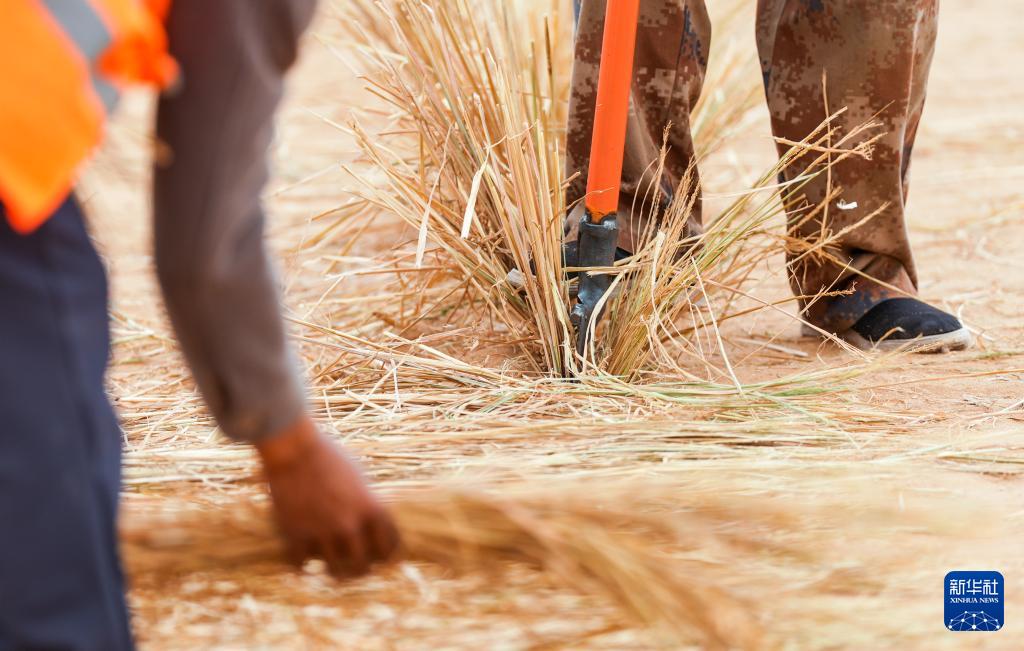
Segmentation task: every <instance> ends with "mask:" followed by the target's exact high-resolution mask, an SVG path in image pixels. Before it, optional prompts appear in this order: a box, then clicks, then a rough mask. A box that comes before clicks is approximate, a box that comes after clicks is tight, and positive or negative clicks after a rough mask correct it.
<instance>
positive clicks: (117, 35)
mask: <svg viewBox="0 0 1024 651" xmlns="http://www.w3.org/2000/svg"><path fill="white" fill-rule="evenodd" d="M168 4H169V0H4V2H3V10H2V16H0V203H2V204H3V206H4V210H5V212H6V213H7V217H8V220H9V221H10V223H11V226H12V227H13V228H14V229H15V230H16V231H18V232H20V233H29V232H31V231H33V230H34V229H36V228H38V227H39V225H40V224H42V223H43V222H44V221H45V220H46V218H47V217H48V216H49V215H50V214H52V213H53V212H54V211H55V210H56V208H57V207H58V206H59V204H60V203H61V201H63V200H64V198H65V197H66V196H67V195H68V193H69V192H70V191H71V187H72V184H73V182H74V178H75V174H76V172H77V170H78V167H79V166H80V165H81V163H82V162H83V161H84V160H85V159H86V158H87V157H88V156H89V154H90V153H91V152H92V151H93V149H94V148H95V147H96V146H97V145H98V144H99V142H100V140H101V138H102V136H103V125H104V122H105V120H106V117H107V114H108V113H109V112H110V110H111V109H112V108H113V106H114V104H115V103H116V101H117V94H118V88H119V87H121V86H123V85H126V84H129V83H137V82H141V83H149V84H156V85H157V86H160V87H166V86H167V85H168V84H170V83H171V82H172V81H173V80H174V78H175V77H176V75H177V68H176V66H175V64H174V61H173V60H172V59H171V58H170V56H169V55H168V53H167V36H166V34H165V32H164V28H163V15H164V13H165V11H166V9H167V5H168Z"/></svg>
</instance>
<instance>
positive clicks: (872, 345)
mask: <svg viewBox="0 0 1024 651" xmlns="http://www.w3.org/2000/svg"><path fill="white" fill-rule="evenodd" d="M801 332H802V333H803V335H804V336H805V337H818V338H821V337H822V335H821V333H820V332H818V331H816V330H814V329H813V328H809V327H807V326H806V325H805V326H803V327H802V328H801ZM837 336H838V337H839V338H840V339H842V340H843V341H845V342H847V343H849V344H851V345H853V346H854V347H856V348H859V349H861V350H868V351H877V352H880V353H891V352H895V351H905V352H910V353H949V352H953V351H955V350H966V349H968V348H970V347H971V344H972V343H974V336H973V335H971V331H970V330H968V329H967V328H960V329H959V330H954V331H952V332H945V333H943V334H941V335H928V336H926V337H918V338H916V339H884V340H882V341H877V342H873V341H870V340H868V339H865V338H864V337H862V336H860V334H858V333H857V331H856V330H847V331H846V332H843V333H840V334H839V335H837Z"/></svg>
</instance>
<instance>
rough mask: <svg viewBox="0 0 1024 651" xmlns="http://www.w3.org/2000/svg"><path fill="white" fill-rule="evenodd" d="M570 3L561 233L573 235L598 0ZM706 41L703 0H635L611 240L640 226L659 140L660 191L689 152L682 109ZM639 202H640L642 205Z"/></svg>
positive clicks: (693, 89)
mask: <svg viewBox="0 0 1024 651" xmlns="http://www.w3.org/2000/svg"><path fill="white" fill-rule="evenodd" d="M577 11H578V23H577V31H576V44H575V61H574V65H573V73H572V96H571V98H570V100H569V125H568V137H567V146H566V168H567V174H568V176H569V177H572V176H573V175H577V176H576V178H575V179H574V180H573V181H572V182H571V184H570V187H569V192H568V201H569V202H570V205H572V204H576V205H577V209H576V210H574V211H573V212H572V214H571V216H570V218H569V220H567V230H568V235H567V237H568V238H569V239H575V225H576V223H578V221H579V217H580V216H581V215H582V210H581V208H582V206H581V200H582V199H583V197H584V195H585V194H586V186H587V167H588V165H589V161H590V139H591V133H592V127H593V120H594V105H595V102H596V96H597V76H598V71H599V69H600V61H601V40H602V37H603V33H604V12H605V0H582V1H581V2H579V3H578V4H577ZM710 44H711V23H710V21H709V19H708V15H707V12H706V10H705V8H704V2H703V0H641V2H640V21H639V26H638V32H637V44H636V45H637V49H636V62H635V64H634V67H635V76H634V80H633V92H632V98H631V102H630V112H629V124H628V127H627V137H626V152H625V158H624V160H623V174H622V194H621V198H620V203H619V205H620V210H619V224H620V229H621V230H620V236H619V246H621V247H622V248H624V249H626V250H629V251H632V250H634V249H635V243H636V242H637V241H638V240H639V234H640V233H641V232H642V229H643V227H644V226H645V224H644V220H643V219H642V218H641V217H640V215H642V214H644V213H647V212H649V211H650V206H649V205H646V204H649V202H650V196H651V194H652V190H653V189H654V188H653V186H652V182H654V181H655V180H656V174H655V171H656V170H655V168H656V166H657V162H658V158H659V156H660V153H661V148H662V142H663V140H664V139H665V138H666V137H667V146H668V153H667V157H666V160H665V174H664V177H663V178H662V179H661V183H662V190H663V194H664V195H665V196H671V194H672V192H673V191H674V190H675V189H676V187H677V185H678V184H679V182H680V181H681V180H682V179H683V176H684V175H685V173H686V170H687V168H688V167H689V166H690V164H691V161H692V160H693V156H694V154H693V142H692V141H691V139H690V109H691V107H692V106H693V105H694V104H695V103H696V102H697V98H698V97H699V96H700V91H701V86H702V84H703V81H704V72H705V69H706V67H707V58H708V49H709V47H710ZM666 127H669V130H668V132H667V134H666V132H665V129H666ZM645 205H646V209H645V208H643V207H642V206H645ZM699 208H700V203H699V202H698V203H697V210H696V211H695V214H694V215H693V216H692V217H691V229H692V231H693V232H695V233H696V232H700V212H699Z"/></svg>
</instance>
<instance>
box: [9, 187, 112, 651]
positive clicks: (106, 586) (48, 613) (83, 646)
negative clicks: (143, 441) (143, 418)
mask: <svg viewBox="0 0 1024 651" xmlns="http://www.w3.org/2000/svg"><path fill="white" fill-rule="evenodd" d="M109 348H110V335H109V330H108V323H107V283H106V275H105V273H104V270H103V265H102V263H101V262H100V259H99V257H98V256H97V255H96V251H95V250H94V249H93V247H92V243H91V242H90V241H89V237H88V235H87V234H86V231H85V226H84V224H83V221H82V214H81V211H80V210H79V208H78V205H77V204H76V203H75V201H74V199H68V200H67V201H65V202H64V204H63V205H61V207H60V208H59V209H58V210H57V212H56V213H55V214H54V216H53V217H52V218H51V219H50V221H48V222H47V223H46V224H45V225H43V226H42V228H40V229H39V230H38V231H36V232H35V233H33V234H31V235H29V236H21V235H18V234H16V233H14V232H13V231H12V230H11V228H10V226H9V225H8V224H7V219H6V216H5V215H4V214H3V210H2V208H0V651H8V650H13V649H19V650H20V649H26V650H28V649H31V650H43V649H46V650H51V649H52V650H57V649H60V650H68V651H79V650H81V651H125V650H128V649H131V648H132V641H131V633H130V630H129V624H128V613H127V608H126V606H125V599H124V581H123V577H122V574H121V568H120V562H119V559H118V554H117V530H116V519H117V518H116V516H117V499H118V490H119V487H120V463H121V459H120V456H121V435H120V431H119V429H118V425H117V421H116V418H115V416H114V412H113V410H112V409H111V407H110V403H109V402H108V401H107V397H106V395H105V393H104V385H103V382H104V373H105V370H106V365H107V356H108V353H109Z"/></svg>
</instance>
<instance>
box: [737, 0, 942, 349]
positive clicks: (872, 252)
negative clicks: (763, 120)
mask: <svg viewBox="0 0 1024 651" xmlns="http://www.w3.org/2000/svg"><path fill="white" fill-rule="evenodd" d="M758 11H759V16H758V26H757V38H758V50H759V52H760V56H761V64H762V68H763V72H764V78H765V90H766V94H767V97H768V105H769V109H770V112H771V118H772V128H773V130H774V132H775V135H776V136H777V137H782V138H786V139H789V140H796V141H799V140H802V139H803V138H804V137H806V136H807V135H808V134H809V133H811V132H812V131H813V130H814V129H815V128H816V127H817V126H818V125H819V124H820V123H821V122H822V121H824V120H825V118H826V117H827V115H828V114H829V113H830V112H834V111H836V110H837V109H839V108H841V107H847V111H846V112H845V113H844V114H842V115H841V116H840V117H839V118H838V119H837V121H836V122H835V123H834V125H835V126H837V127H838V130H839V135H842V134H843V133H845V132H849V130H850V129H852V128H854V127H856V126H858V125H860V124H863V123H865V122H867V121H869V120H871V119H872V118H875V119H877V120H879V121H881V122H882V124H883V129H884V131H885V134H884V136H883V137H882V139H881V140H880V141H879V142H878V143H877V145H876V146H875V150H874V154H873V156H872V159H871V160H863V159H859V158H849V159H847V160H845V161H843V162H841V163H839V164H837V165H836V166H835V167H834V168H833V169H832V174H831V182H832V187H833V189H840V190H841V195H840V196H839V198H838V199H837V200H836V201H834V202H832V203H831V205H829V206H828V216H827V219H825V218H824V215H819V217H818V218H815V219H811V220H809V221H807V222H806V223H803V224H801V223H800V222H801V217H802V216H804V215H805V214H806V212H805V210H806V208H807V206H809V205H817V204H819V203H820V202H822V201H824V199H825V196H826V194H827V192H828V187H829V186H828V179H826V177H825V175H821V176H819V177H817V178H816V179H815V180H813V181H812V182H811V183H810V184H809V185H807V186H805V188H804V193H805V195H806V200H805V201H803V202H796V203H794V204H791V205H790V206H789V208H790V223H791V225H792V227H793V229H794V231H795V232H793V233H791V234H793V235H798V236H801V237H804V238H808V239H810V240H814V238H816V237H820V234H821V233H822V222H823V221H826V222H827V223H826V226H825V228H826V229H827V231H830V232H832V233H839V232H841V231H842V230H843V229H846V228H850V227H852V226H854V225H855V224H857V223H858V222H860V221H862V220H863V219H864V218H865V217H866V216H868V215H870V214H871V213H874V212H878V214H877V216H875V217H874V218H873V219H871V220H870V221H868V222H867V223H865V224H863V225H861V226H859V227H857V228H853V229H852V230H850V232H848V233H845V234H843V235H842V236H841V237H839V238H838V240H837V241H836V247H835V248H834V249H832V250H831V253H832V254H833V255H834V256H835V258H836V260H834V261H831V262H830V261H827V260H823V259H821V258H816V259H813V260H812V259H810V258H808V259H806V260H801V261H800V262H799V263H798V264H795V265H793V268H792V269H791V278H790V280H791V285H792V287H793V291H794V292H795V293H797V294H798V295H812V294H815V293H817V292H819V291H822V290H825V289H832V290H837V289H850V288H852V289H854V290H856V291H855V293H854V294H852V295H849V296H840V297H835V298H831V299H827V300H819V301H816V302H814V301H812V302H811V303H810V304H809V305H805V307H806V312H805V316H806V318H808V320H810V321H811V322H812V323H815V324H816V325H819V326H821V327H823V328H826V329H828V330H831V331H835V332H839V331H842V330H845V329H847V328H849V327H850V326H851V325H852V324H853V323H854V322H856V321H857V319H859V318H860V317H861V316H863V315H864V313H866V312H867V311H868V310H869V309H871V307H873V306H874V305H876V304H877V303H878V302H880V301H881V300H884V299H886V298H891V297H894V296H902V295H906V294H913V293H914V292H915V291H916V285H917V280H916V275H915V270H914V263H913V258H912V256H911V251H910V243H909V241H908V239H907V233H906V227H905V224H904V204H905V201H906V196H907V180H908V179H907V173H908V169H909V163H910V154H911V150H912V148H913V144H914V137H915V136H916V133H917V125H918V122H919V120H920V118H921V111H922V109H923V107H924V98H925V87H926V84H927V78H928V69H929V67H930V64H931V57H932V52H933V50H934V45H935V35H936V29H937V22H938V0H759V3H758ZM823 74H824V75H825V78H826V79H827V81H826V84H825V89H824V90H827V93H826V92H823V85H822V78H823ZM826 96H827V104H828V106H827V107H826ZM876 133H877V132H876ZM871 135H875V134H874V133H873V134H871ZM784 149H785V147H784V146H780V151H782V150H784ZM797 173H798V171H797V170H791V171H789V173H788V174H789V175H790V176H792V175H795V174H797ZM840 206H842V208H840Z"/></svg>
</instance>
